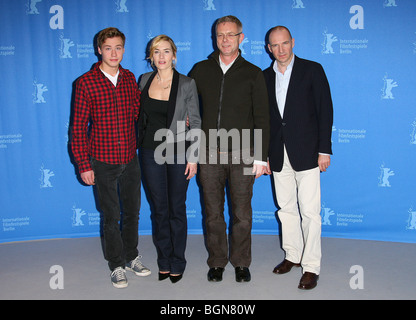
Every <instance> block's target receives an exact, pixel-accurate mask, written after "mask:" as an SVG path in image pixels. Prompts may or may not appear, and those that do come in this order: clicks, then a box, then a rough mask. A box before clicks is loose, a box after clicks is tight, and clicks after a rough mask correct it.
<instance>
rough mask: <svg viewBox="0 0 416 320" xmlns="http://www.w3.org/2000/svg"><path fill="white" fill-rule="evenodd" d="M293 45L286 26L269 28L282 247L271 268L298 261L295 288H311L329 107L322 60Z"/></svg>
mask: <svg viewBox="0 0 416 320" xmlns="http://www.w3.org/2000/svg"><path fill="white" fill-rule="evenodd" d="M294 45H295V40H294V39H293V38H292V36H291V34H290V31H289V30H288V29H287V28H286V27H283V26H277V27H275V28H273V29H271V31H270V33H269V44H268V48H269V50H270V52H271V53H272V54H273V56H274V58H275V62H274V63H273V65H272V66H271V67H269V68H268V69H266V70H265V71H264V76H265V79H266V83H267V87H268V92H269V102H270V117H271V127H270V131H271V132H270V147H269V166H268V174H272V173H273V178H274V183H275V192H276V198H277V202H278V206H279V211H278V216H279V219H280V222H281V224H282V248H283V250H284V251H285V259H284V260H283V262H282V263H280V264H279V265H277V266H276V267H275V268H274V270H273V272H274V273H277V274H284V273H287V272H289V271H290V270H291V269H292V267H294V266H297V267H298V266H302V269H303V275H302V278H301V280H300V283H299V286H298V288H300V289H312V288H314V287H315V286H316V285H317V281H318V277H319V274H320V262H321V238H320V237H321V216H320V211H321V197H320V195H321V193H320V192H321V190H320V172H324V171H326V170H327V168H328V166H329V165H330V154H332V150H331V132H332V121H333V108H332V99H331V93H330V89H329V84H328V81H327V79H326V75H325V72H324V70H323V68H322V66H321V65H320V64H318V63H316V62H313V61H308V60H304V59H300V58H298V57H297V56H295V55H294V53H293V47H294Z"/></svg>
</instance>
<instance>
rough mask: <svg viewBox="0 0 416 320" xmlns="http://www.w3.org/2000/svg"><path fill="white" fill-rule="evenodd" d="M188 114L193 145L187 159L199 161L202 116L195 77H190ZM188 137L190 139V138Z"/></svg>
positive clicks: (187, 101)
mask: <svg viewBox="0 0 416 320" xmlns="http://www.w3.org/2000/svg"><path fill="white" fill-rule="evenodd" d="M186 114H187V116H188V118H189V127H190V131H189V133H188V134H189V139H190V141H191V143H192V144H191V147H190V148H189V149H188V155H187V159H188V161H189V162H191V163H197V162H198V159H199V151H200V144H201V116H200V112H199V98H198V92H197V88H196V83H195V80H194V79H190V82H189V88H188V94H187V97H186ZM189 139H188V140H189Z"/></svg>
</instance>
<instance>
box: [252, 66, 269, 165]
mask: <svg viewBox="0 0 416 320" xmlns="http://www.w3.org/2000/svg"><path fill="white" fill-rule="evenodd" d="M253 118H254V130H255V133H254V160H259V161H264V162H266V161H267V156H268V153H269V139H270V120H269V96H268V93H267V87H266V81H265V80H264V75H263V72H262V71H261V70H260V71H259V72H258V74H257V78H256V81H255V84H254V89H253ZM256 129H257V132H258V133H260V132H261V134H258V133H256ZM258 130H261V131H258Z"/></svg>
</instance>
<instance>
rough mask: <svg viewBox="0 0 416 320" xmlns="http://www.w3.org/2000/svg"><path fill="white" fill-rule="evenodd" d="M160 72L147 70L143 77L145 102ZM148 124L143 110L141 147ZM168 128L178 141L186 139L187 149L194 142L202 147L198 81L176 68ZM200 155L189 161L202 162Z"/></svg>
mask: <svg viewBox="0 0 416 320" xmlns="http://www.w3.org/2000/svg"><path fill="white" fill-rule="evenodd" d="M156 74H157V72H156V71H153V72H148V73H145V74H143V75H142V76H141V77H140V81H139V89H140V91H141V96H140V102H141V105H142V104H143V103H145V102H146V99H148V98H149V87H150V84H151V83H152V81H153V78H154V77H155V76H156ZM187 119H189V126H187V125H186V122H187ZM181 121H182V122H181ZM178 122H179V123H178ZM146 123H147V118H146V114H145V113H144V112H140V114H139V121H138V146H139V147H140V145H141V143H142V141H143V136H144V132H145V130H146ZM178 124H179V126H178ZM166 128H168V129H169V130H170V131H171V132H172V133H173V138H174V141H175V143H180V142H185V141H184V140H185V139H186V140H187V143H186V149H188V148H187V147H188V146H189V144H191V143H192V150H195V151H196V150H197V149H198V150H199V146H200V139H201V136H200V135H201V130H200V129H201V117H200V113H199V100H198V92H197V88H196V84H195V80H194V79H192V78H189V77H187V76H184V75H182V74H180V73H179V72H178V71H176V70H175V69H173V79H172V87H171V91H170V95H169V102H168V112H167V123H166ZM198 155H199V152H193V153H192V155H190V156H189V158H188V161H189V162H193V163H195V162H198Z"/></svg>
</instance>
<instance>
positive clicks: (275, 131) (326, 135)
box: [264, 56, 333, 172]
mask: <svg viewBox="0 0 416 320" xmlns="http://www.w3.org/2000/svg"><path fill="white" fill-rule="evenodd" d="M294 59H295V61H294V64H293V69H292V74H291V77H290V82H289V88H288V91H287V96H286V104H285V108H284V114H283V119H282V117H281V116H280V113H279V109H278V107H277V102H276V90H275V83H276V73H275V71H274V70H273V65H272V66H270V67H269V68H267V69H266V70H264V76H265V79H266V83H267V90H268V94H269V102H270V147H269V161H270V168H271V170H272V171H276V172H280V171H281V170H282V166H283V145H285V146H286V150H287V153H288V157H289V161H290V163H291V165H292V167H293V169H294V170H295V171H303V170H308V169H312V168H315V167H317V166H318V155H319V153H326V154H332V148H331V133H332V122H333V108H332V98H331V92H330V88H329V84H328V80H327V78H326V75H325V72H324V70H323V68H322V66H321V65H320V64H319V63H316V62H313V61H309V60H304V59H300V58H298V57H297V56H294Z"/></svg>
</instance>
